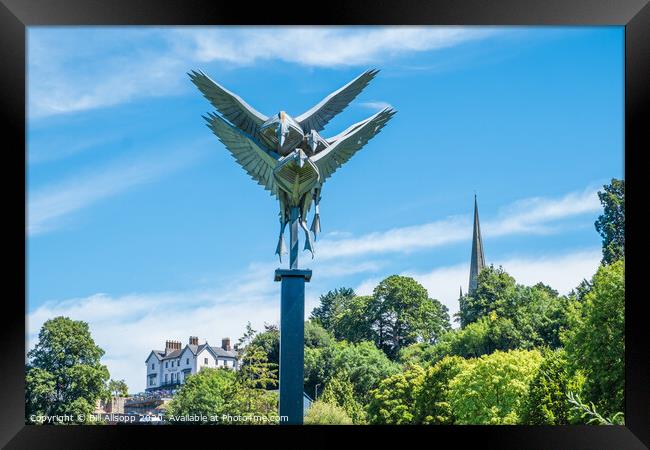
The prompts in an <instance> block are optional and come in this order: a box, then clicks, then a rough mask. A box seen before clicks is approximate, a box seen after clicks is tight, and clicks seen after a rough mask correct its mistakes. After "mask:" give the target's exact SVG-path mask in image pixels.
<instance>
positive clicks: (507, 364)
mask: <svg viewBox="0 0 650 450" xmlns="http://www.w3.org/2000/svg"><path fill="white" fill-rule="evenodd" d="M541 362H542V356H541V354H540V352H539V351H538V350H530V351H527V350H512V351H509V352H501V351H496V352H494V353H492V354H490V355H483V356H481V357H480V358H477V359H474V360H471V361H468V364H467V365H466V366H465V367H464V368H463V370H461V371H460V373H459V374H458V375H457V376H456V377H454V378H453V380H451V382H450V384H449V400H450V403H451V409H452V411H453V413H454V416H455V417H456V423H458V424H461V425H467V424H473V425H500V424H517V423H521V414H522V412H523V411H522V410H523V405H524V401H525V399H526V397H527V396H528V385H529V383H530V381H531V380H532V379H533V378H534V377H535V375H536V373H537V371H538V369H539V366H540V364H541Z"/></svg>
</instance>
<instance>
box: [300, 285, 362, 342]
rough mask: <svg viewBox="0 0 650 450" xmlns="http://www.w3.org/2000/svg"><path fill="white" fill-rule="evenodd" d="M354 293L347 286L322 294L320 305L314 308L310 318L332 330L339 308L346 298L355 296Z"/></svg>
mask: <svg viewBox="0 0 650 450" xmlns="http://www.w3.org/2000/svg"><path fill="white" fill-rule="evenodd" d="M354 295H355V294H354V291H353V290H352V289H350V288H346V287H342V288H338V289H334V290H333V291H329V292H328V293H327V294H324V295H321V296H320V305H319V306H317V307H316V308H314V310H313V311H312V313H311V315H310V317H309V318H310V319H311V320H313V321H315V322H317V323H318V324H320V325H321V326H322V327H323V328H325V329H326V330H329V331H332V325H333V323H332V319H333V318H334V316H335V315H336V313H337V310H338V308H339V307H340V306H341V304H342V303H344V302H345V300H347V299H349V298H352V297H354Z"/></svg>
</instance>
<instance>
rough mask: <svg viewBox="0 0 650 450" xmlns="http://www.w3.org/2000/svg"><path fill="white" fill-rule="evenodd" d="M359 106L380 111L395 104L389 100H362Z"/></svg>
mask: <svg viewBox="0 0 650 450" xmlns="http://www.w3.org/2000/svg"><path fill="white" fill-rule="evenodd" d="M359 106H361V107H363V108H368V109H372V110H373V111H375V110H376V111H380V110H382V109H385V108H392V107H393V105H391V104H390V103H388V102H382V101H375V102H361V103H359Z"/></svg>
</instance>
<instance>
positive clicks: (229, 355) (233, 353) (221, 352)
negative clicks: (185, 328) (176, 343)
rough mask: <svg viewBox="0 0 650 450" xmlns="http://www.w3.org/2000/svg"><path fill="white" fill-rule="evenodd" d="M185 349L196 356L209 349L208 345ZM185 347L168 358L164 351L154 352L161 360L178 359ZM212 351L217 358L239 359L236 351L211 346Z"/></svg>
mask: <svg viewBox="0 0 650 450" xmlns="http://www.w3.org/2000/svg"><path fill="white" fill-rule="evenodd" d="M185 347H189V349H190V351H191V352H192V354H194V355H196V354H197V353H200V352H201V351H202V350H203V349H205V348H206V347H208V344H207V343H205V344H201V345H194V344H187V345H186V346H185ZM185 347H184V348H182V349H180V350H174V351H173V352H171V353H170V354H168V355H167V356H165V352H164V351H162V350H153V352H154V353H157V354H158V356H159V357H160V359H174V358H178V357H180V356H181V353H183V352H184V351H185ZM209 347H210V350H212V353H214V354H215V355H217V356H222V357H225V358H236V357H237V352H236V351H235V350H229V351H226V350H224V349H222V348H221V347H212V346H209Z"/></svg>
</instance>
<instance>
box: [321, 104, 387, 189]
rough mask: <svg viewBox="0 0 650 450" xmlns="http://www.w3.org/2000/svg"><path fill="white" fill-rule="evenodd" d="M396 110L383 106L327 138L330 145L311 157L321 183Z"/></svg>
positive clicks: (370, 137) (350, 156)
mask: <svg viewBox="0 0 650 450" xmlns="http://www.w3.org/2000/svg"><path fill="white" fill-rule="evenodd" d="M396 112H397V111H395V110H394V109H392V108H385V109H383V110H381V111H379V112H378V113H377V114H375V115H374V116H372V117H370V118H368V119H366V120H364V121H361V122H359V123H356V124H354V125H352V126H351V127H350V128H348V129H347V130H345V131H344V132H343V133H341V134H339V135H338V136H337V137H336V138H335V139H332V140H328V141H329V142H330V143H331V145H330V146H329V147H327V148H326V149H325V150H323V151H322V152H320V153H317V154H316V155H314V156H312V157H311V159H312V161H313V162H314V163H315V164H316V167H318V170H319V172H320V175H321V183H323V182H324V181H325V180H326V179H327V178H329V177H331V176H332V174H333V173H334V172H335V171H336V170H337V169H338V168H339V167H341V166H342V165H343V164H345V163H346V162H347V161H348V160H349V159H350V158H352V156H353V155H354V154H355V153H356V152H357V151H358V150H360V149H361V147H363V146H364V145H366V144H367V143H368V141H369V140H370V139H372V138H373V137H375V136H376V135H377V134H378V133H379V132H380V131H381V129H382V128H383V127H384V125H386V123H388V121H389V120H390V118H391V117H393V115H394V114H395V113H396Z"/></svg>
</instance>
